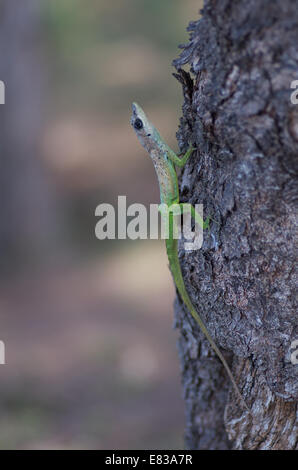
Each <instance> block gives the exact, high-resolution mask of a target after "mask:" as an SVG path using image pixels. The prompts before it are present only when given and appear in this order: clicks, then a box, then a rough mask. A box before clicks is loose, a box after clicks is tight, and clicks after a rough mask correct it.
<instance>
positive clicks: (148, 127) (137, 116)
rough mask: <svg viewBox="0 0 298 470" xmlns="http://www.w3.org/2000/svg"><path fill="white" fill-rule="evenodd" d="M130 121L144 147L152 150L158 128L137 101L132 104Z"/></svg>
mask: <svg viewBox="0 0 298 470" xmlns="http://www.w3.org/2000/svg"><path fill="white" fill-rule="evenodd" d="M130 123H131V125H132V127H133V128H134V131H135V133H136V134H137V137H138V139H139V141H140V142H141V144H142V145H143V147H144V148H145V149H146V150H147V151H148V152H150V151H151V150H152V149H153V148H154V142H155V134H156V130H155V127H154V126H153V124H151V122H150V121H149V120H148V118H147V116H146V114H145V113H144V111H143V110H142V108H141V106H139V105H138V104H137V103H133V104H132V115H131V120H130Z"/></svg>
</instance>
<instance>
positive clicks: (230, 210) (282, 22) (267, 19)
mask: <svg viewBox="0 0 298 470" xmlns="http://www.w3.org/2000/svg"><path fill="white" fill-rule="evenodd" d="M202 14H203V16H202V19H200V20H199V21H196V22H192V23H191V24H190V25H189V31H190V33H191V34H190V40H189V43H188V44H187V45H184V46H182V48H183V51H182V53H181V55H180V57H179V58H178V59H177V60H175V61H174V65H175V67H176V69H177V74H176V76H177V78H178V79H179V80H180V82H181V83H182V84H183V91H184V105H183V117H182V119H181V122H180V130H179V132H178V139H179V143H180V146H181V148H182V149H186V147H187V145H188V142H193V143H194V144H195V145H196V147H197V149H198V150H197V151H196V152H195V154H193V156H192V158H191V159H190V161H189V163H188V164H187V166H186V167H185V169H184V171H183V173H182V174H181V176H180V192H181V199H182V201H183V202H191V203H193V204H196V203H203V205H204V214H205V217H206V216H207V215H210V216H211V217H212V218H213V219H214V220H215V221H212V222H211V229H210V232H205V235H204V243H203V247H202V248H201V249H200V250H198V251H194V252H190V253H185V252H184V251H183V246H182V244H181V250H180V252H179V254H180V261H181V266H182V271H183V275H184V279H185V283H186V287H187V289H188V292H189V294H190V296H191V298H192V300H193V303H194V305H195V307H196V308H197V311H198V312H199V313H200V315H201V316H202V318H203V319H204V321H205V322H206V324H207V326H208V329H209V331H210V333H211V335H212V336H213V338H214V339H215V341H216V343H217V344H218V345H219V346H220V347H221V348H222V350H223V353H224V354H225V356H226V357H227V359H229V362H230V364H231V367H232V370H233V374H234V377H235V378H236V381H237V382H238V384H239V387H240V389H241V390H242V394H243V397H244V398H245V400H246V402H247V403H248V405H249V407H250V408H251V413H252V415H251V416H250V415H249V413H248V412H247V411H246V410H245V409H243V406H242V404H241V403H240V402H239V400H238V398H237V397H236V396H235V394H234V392H233V390H232V387H231V384H230V382H229V379H228V378H227V375H226V373H225V371H224V369H223V367H222V365H221V363H220V361H219V360H218V359H217V357H216V356H215V354H214V353H213V352H212V350H211V348H210V346H209V344H208V342H207V341H206V340H205V339H204V338H203V335H202V334H201V333H200V331H199V329H198V327H197V326H196V324H195V322H194V321H193V320H192V318H190V315H189V314H188V313H187V312H186V311H185V309H184V308H183V307H182V306H181V303H180V302H179V301H177V302H176V324H177V326H178V328H179V329H180V339H179V353H180V358H181V363H182V376H183V387H184V397H185V403H186V417H187V425H186V445H187V447H188V448H191V449H227V448H234V449H297V448H298V433H297V397H298V365H297V364H295V361H293V354H292V355H291V353H293V351H292V349H291V348H293V341H295V340H297V339H298V319H297V313H296V309H295V292H294V289H295V272H294V271H295V270H294V268H295V260H296V257H297V256H296V255H297V252H295V225H296V224H297V218H296V214H295V208H296V199H297V184H296V181H297V179H296V178H295V176H296V175H297V167H296V168H295V164H296V162H297V153H298V105H295V104H293V103H292V102H291V94H292V93H293V90H292V89H291V83H292V81H294V80H298V48H297V44H298V8H297V3H296V2H295V1H294V0H279V1H277V0H276V1H272V0H263V1H262V2H260V1H258V0H239V1H237V2H235V1H233V0H212V1H211V0H210V1H206V2H205V7H204V9H203V12H202ZM186 64H189V65H190V66H191V73H192V75H193V78H191V75H189V74H188V73H186V72H184V71H183V70H182V67H183V66H185V65H186ZM296 349H297V347H296Z"/></svg>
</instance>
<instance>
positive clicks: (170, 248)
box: [131, 103, 250, 412]
mask: <svg viewBox="0 0 298 470" xmlns="http://www.w3.org/2000/svg"><path fill="white" fill-rule="evenodd" d="M131 124H132V126H133V128H134V130H135V133H136V135H137V137H138V139H139V141H140V142H141V144H142V146H143V147H144V148H145V150H147V152H148V153H149V155H150V157H151V159H152V161H153V164H154V166H155V170H156V174H157V178H158V182H159V189H160V201H161V203H163V204H166V205H167V206H168V207H170V206H171V205H172V204H179V187H178V180H177V173H176V170H175V165H176V166H178V167H183V166H184V165H185V163H186V162H187V160H188V158H189V157H190V155H191V154H192V152H193V150H194V149H193V147H190V148H189V149H188V151H187V152H186V153H185V155H184V156H183V157H182V158H179V157H178V156H177V155H176V154H175V152H174V151H173V150H172V149H171V148H170V147H169V146H168V145H167V144H166V143H165V142H164V140H163V139H162V137H161V136H160V134H159V133H158V131H157V130H156V129H155V127H154V126H153V124H152V123H151V122H150V121H149V120H148V119H147V117H146V115H145V113H144V111H143V110H142V108H141V107H140V106H139V105H138V104H137V103H133V104H132V117H131ZM180 207H181V208H182V210H183V209H184V208H183V204H180ZM191 215H192V217H194V218H195V220H196V221H198V222H199V223H200V225H201V226H202V227H203V228H206V226H208V223H209V220H208V219H207V221H206V222H203V220H202V218H201V217H200V215H199V214H198V213H197V212H196V211H195V209H194V207H191ZM174 220H175V219H174V216H173V213H171V212H169V237H168V238H167V239H166V249H167V255H168V259H169V264H170V269H171V272H172V275H173V278H174V282H175V284H176V287H177V289H178V292H179V294H180V296H181V298H182V300H183V302H184V304H185V305H186V307H187V308H188V310H189V311H190V313H191V315H192V316H193V318H194V319H195V320H196V322H197V323H198V325H199V327H200V328H201V330H202V332H203V333H204V335H205V336H206V338H207V339H208V341H209V343H210V345H211V346H212V348H213V350H214V351H215V352H216V354H217V355H218V357H219V359H220V360H221V362H222V364H223V366H224V367H225V369H226V371H227V373H228V376H229V377H230V379H231V381H232V384H233V386H234V388H235V391H236V393H237V395H238V397H239V398H240V400H241V402H242V403H243V405H244V406H245V408H246V409H247V410H248V411H249V412H250V410H249V408H248V406H247V405H246V403H245V401H244V399H243V397H242V395H241V392H240V390H239V388H238V385H237V383H236V381H235V379H234V377H233V374H232V372H231V370H230V368H229V366H228V364H227V362H226V360H225V358H224V357H223V355H222V353H221V352H220V350H219V349H218V347H217V346H216V344H215V342H214V341H213V339H212V337H211V336H210V333H209V332H208V330H207V328H206V326H205V324H204V322H203V320H202V319H201V317H200V316H199V315H198V313H197V311H196V309H195V308H194V306H193V304H192V302H191V300H190V297H189V295H188V293H187V290H186V287H185V284H184V280H183V277H182V272H181V268H180V263H179V258H178V240H177V239H175V238H174V236H173V233H174V229H175V226H174V224H175V222H174Z"/></svg>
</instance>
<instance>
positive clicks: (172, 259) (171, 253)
mask: <svg viewBox="0 0 298 470" xmlns="http://www.w3.org/2000/svg"><path fill="white" fill-rule="evenodd" d="M167 242H168V241H167ZM174 245H177V240H175V241H174V240H172V243H167V255H168V259H169V263H170V269H171V272H172V275H173V278H174V281H175V284H176V286H177V289H178V292H179V294H180V296H181V298H182V300H183V302H184V304H185V305H186V307H187V308H188V310H189V311H190V313H191V315H192V316H193V318H194V319H195V320H196V322H197V323H198V325H199V327H200V329H201V330H202V332H203V333H204V335H205V336H206V338H207V339H208V341H209V343H210V345H211V347H212V348H213V350H214V351H215V353H216V354H217V356H218V357H219V359H220V360H221V362H222V364H223V366H224V368H225V369H226V372H227V374H228V376H229V378H230V379H231V382H232V384H233V386H234V389H235V391H236V393H237V395H238V397H239V399H240V401H241V402H242V403H243V405H244V406H245V408H246V410H247V411H248V412H249V413H250V412H251V411H250V409H249V407H248V406H247V404H246V402H245V400H244V398H243V397H242V394H241V392H240V390H239V387H238V385H237V383H236V381H235V379H234V377H233V374H232V372H231V369H230V367H229V366H228V364H227V361H226V360H225V358H224V356H223V354H222V353H221V352H220V350H219V348H218V347H217V346H216V343H215V342H214V340H213V338H212V337H211V335H210V333H209V331H208V330H207V327H206V325H205V323H204V322H203V320H202V319H201V317H200V315H199V314H198V313H197V311H196V309H195V308H194V306H193V304H192V301H191V300H190V297H189V295H188V293H187V290H186V287H185V284H184V280H183V277H182V272H181V268H180V262H179V258H178V250H177V248H178V246H174Z"/></svg>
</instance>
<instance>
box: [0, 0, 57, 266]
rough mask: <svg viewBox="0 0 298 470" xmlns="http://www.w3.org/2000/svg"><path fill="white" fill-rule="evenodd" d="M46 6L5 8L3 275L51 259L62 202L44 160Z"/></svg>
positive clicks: (30, 3)
mask: <svg viewBox="0 0 298 470" xmlns="http://www.w3.org/2000/svg"><path fill="white" fill-rule="evenodd" d="M42 44H43V31H42V15H41V2H40V1H39V0H27V1H26V2H20V1H18V0H2V2H1V5H0V52H1V60H0V80H2V81H3V82H4V83H5V87H6V92H5V95H6V96H5V98H6V102H5V105H1V107H0V116H1V118H0V119H1V125H0V148H1V173H0V196H1V223H0V253H1V266H0V275H1V274H2V275H3V274H6V273H7V271H9V272H11V270H13V269H16V268H20V267H22V268H24V267H26V268H27V269H30V267H31V266H32V265H35V264H38V263H39V262H40V261H41V260H43V261H45V260H47V261H48V259H49V248H53V246H52V245H53V243H54V239H55V237H56V235H57V234H56V227H57V218H56V215H55V213H56V202H55V198H54V196H53V193H54V191H53V187H52V184H51V182H50V178H49V175H48V174H47V171H46V168H45V166H44V164H43V162H42V158H41V155H40V154H41V150H40V137H41V134H42V130H43V124H44V114H45V110H46V106H45V103H46V100H45V87H44V83H45V73H44V61H43V55H44V50H43V48H42Z"/></svg>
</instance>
